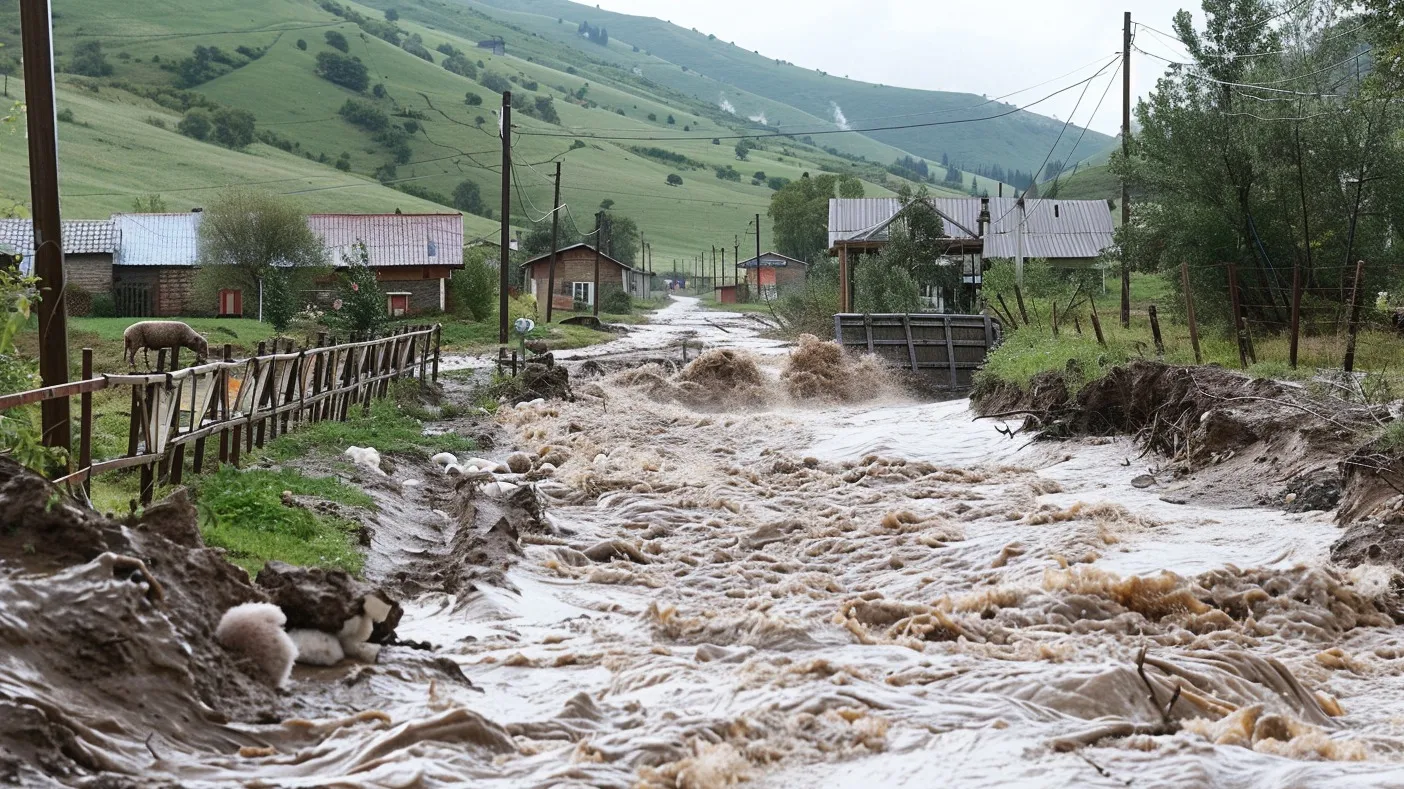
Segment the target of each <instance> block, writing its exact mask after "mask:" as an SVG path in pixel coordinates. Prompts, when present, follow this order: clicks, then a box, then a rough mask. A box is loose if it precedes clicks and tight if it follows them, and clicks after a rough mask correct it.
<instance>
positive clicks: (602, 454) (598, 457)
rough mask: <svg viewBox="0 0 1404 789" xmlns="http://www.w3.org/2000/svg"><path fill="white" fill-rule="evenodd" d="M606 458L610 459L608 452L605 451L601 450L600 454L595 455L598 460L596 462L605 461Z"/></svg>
mask: <svg viewBox="0 0 1404 789" xmlns="http://www.w3.org/2000/svg"><path fill="white" fill-rule="evenodd" d="M606 460H609V455H606V454H605V453H603V452H601V453H600V454H598V455H595V462H596V463H603V462H605V461H606Z"/></svg>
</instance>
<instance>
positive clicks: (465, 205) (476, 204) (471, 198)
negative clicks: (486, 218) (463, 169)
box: [453, 181, 484, 215]
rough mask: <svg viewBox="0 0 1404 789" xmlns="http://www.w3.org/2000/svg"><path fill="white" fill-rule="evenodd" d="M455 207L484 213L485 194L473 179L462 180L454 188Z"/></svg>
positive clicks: (467, 211)
mask: <svg viewBox="0 0 1404 789" xmlns="http://www.w3.org/2000/svg"><path fill="white" fill-rule="evenodd" d="M453 207H454V208H457V209H458V210H459V211H464V212H466V213H469V214H479V215H481V214H482V213H483V208H484V206H483V196H482V191H481V190H480V189H478V185H477V184H475V183H473V182H472V181H460V182H459V184H458V186H455V187H454V188H453Z"/></svg>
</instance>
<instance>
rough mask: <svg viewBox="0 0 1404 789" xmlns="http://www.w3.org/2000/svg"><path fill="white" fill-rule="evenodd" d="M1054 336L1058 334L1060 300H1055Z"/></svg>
mask: <svg viewBox="0 0 1404 789" xmlns="http://www.w3.org/2000/svg"><path fill="white" fill-rule="evenodd" d="M1053 336H1054V337H1057V336H1058V300H1057V299H1054V300H1053Z"/></svg>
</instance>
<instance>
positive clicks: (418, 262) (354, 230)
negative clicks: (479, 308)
mask: <svg viewBox="0 0 1404 789" xmlns="http://www.w3.org/2000/svg"><path fill="white" fill-rule="evenodd" d="M307 224H308V226H309V227H311V228H312V232H314V233H316V234H317V235H318V236H320V237H321V238H322V244H323V245H324V246H325V247H326V249H327V257H328V259H329V260H330V261H331V262H332V263H333V264H334V265H341V264H342V253H346V254H350V253H351V249H352V247H354V246H355V244H356V242H357V241H361V242H364V243H365V245H366V251H367V252H368V253H369V254H370V265H371V266H372V267H375V268H380V267H389V266H461V265H463V215H462V214H311V215H309V216H308V217H307Z"/></svg>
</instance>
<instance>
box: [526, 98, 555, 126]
mask: <svg viewBox="0 0 1404 789" xmlns="http://www.w3.org/2000/svg"><path fill="white" fill-rule="evenodd" d="M530 114H532V115H535V116H536V117H538V118H540V119H541V120H543V121H546V122H547V123H554V124H556V125H560V122H561V116H560V114H559V113H557V112H556V104H555V101H554V100H553V99H552V98H551V97H550V96H537V97H536V98H535V99H533V100H532V112H531V113H530Z"/></svg>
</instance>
